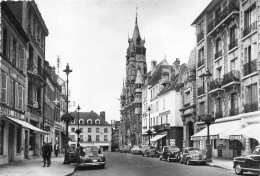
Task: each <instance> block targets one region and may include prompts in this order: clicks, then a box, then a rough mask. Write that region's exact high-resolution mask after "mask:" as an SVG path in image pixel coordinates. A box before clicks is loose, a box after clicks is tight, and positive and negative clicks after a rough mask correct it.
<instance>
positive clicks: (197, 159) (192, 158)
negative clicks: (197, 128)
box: [180, 147, 206, 165]
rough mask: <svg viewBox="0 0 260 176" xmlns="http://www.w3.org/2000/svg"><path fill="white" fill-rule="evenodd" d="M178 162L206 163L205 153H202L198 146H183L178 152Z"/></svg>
mask: <svg viewBox="0 0 260 176" xmlns="http://www.w3.org/2000/svg"><path fill="white" fill-rule="evenodd" d="M180 163H181V164H182V163H186V164H187V165H189V164H191V163H198V164H206V155H203V154H202V151H200V150H199V149H198V148H195V147H185V148H183V149H182V152H181V153H180Z"/></svg>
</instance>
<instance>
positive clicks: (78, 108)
mask: <svg viewBox="0 0 260 176" xmlns="http://www.w3.org/2000/svg"><path fill="white" fill-rule="evenodd" d="M80 109H81V108H80V106H79V105H78V107H77V110H78V129H77V130H76V133H77V134H78V141H77V150H79V141H80V138H79V134H80V133H81V130H80V129H79V110H80Z"/></svg>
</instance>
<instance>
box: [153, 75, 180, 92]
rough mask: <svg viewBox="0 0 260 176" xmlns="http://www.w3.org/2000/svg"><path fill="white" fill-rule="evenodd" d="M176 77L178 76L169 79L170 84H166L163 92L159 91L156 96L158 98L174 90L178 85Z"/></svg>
mask: <svg viewBox="0 0 260 176" xmlns="http://www.w3.org/2000/svg"><path fill="white" fill-rule="evenodd" d="M178 77H179V74H176V75H173V76H172V77H171V83H170V84H167V85H166V86H165V87H164V88H163V90H161V92H160V93H159V94H158V95H159V96H160V95H163V94H166V93H167V92H169V91H171V90H174V89H175V87H176V85H177V83H178Z"/></svg>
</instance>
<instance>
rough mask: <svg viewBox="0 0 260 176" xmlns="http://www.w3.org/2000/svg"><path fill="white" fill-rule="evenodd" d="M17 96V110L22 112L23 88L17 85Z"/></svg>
mask: <svg viewBox="0 0 260 176" xmlns="http://www.w3.org/2000/svg"><path fill="white" fill-rule="evenodd" d="M18 94H19V100H18V101H19V103H18V109H20V110H22V107H23V87H22V86H21V85H19V87H18Z"/></svg>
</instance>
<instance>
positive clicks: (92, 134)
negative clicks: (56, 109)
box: [69, 111, 112, 151]
mask: <svg viewBox="0 0 260 176" xmlns="http://www.w3.org/2000/svg"><path fill="white" fill-rule="evenodd" d="M72 114H73V116H74V117H75V119H74V121H73V122H71V123H70V124H69V135H70V137H71V138H74V139H75V140H76V141H77V139H78V135H77V133H76V130H77V129H78V125H79V129H80V130H81V133H80V136H79V138H80V144H81V145H85V144H95V145H99V146H100V147H101V149H102V150H103V151H111V145H112V144H111V135H112V129H111V125H110V124H109V123H108V122H107V121H106V119H105V112H104V111H102V112H100V115H98V114H97V113H95V112H93V111H91V112H79V119H78V112H76V111H75V112H72ZM78 122H79V123H78Z"/></svg>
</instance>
